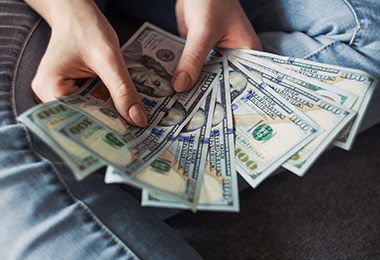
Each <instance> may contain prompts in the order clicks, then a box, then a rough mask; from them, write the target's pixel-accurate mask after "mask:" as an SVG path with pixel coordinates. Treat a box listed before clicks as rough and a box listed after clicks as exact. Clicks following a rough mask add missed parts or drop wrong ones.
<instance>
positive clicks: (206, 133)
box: [136, 88, 216, 210]
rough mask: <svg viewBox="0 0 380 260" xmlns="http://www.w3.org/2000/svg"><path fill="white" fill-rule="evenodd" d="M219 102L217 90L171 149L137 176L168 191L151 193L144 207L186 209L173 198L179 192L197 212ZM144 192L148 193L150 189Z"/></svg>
mask: <svg viewBox="0 0 380 260" xmlns="http://www.w3.org/2000/svg"><path fill="white" fill-rule="evenodd" d="M215 100H216V88H214V90H213V91H212V93H210V94H209V96H208V97H207V99H206V100H205V102H203V104H202V105H201V107H200V108H199V109H198V111H197V112H196V113H195V115H194V116H193V118H192V119H191V120H190V122H189V123H188V124H187V125H186V126H185V128H184V129H183V130H182V131H181V133H180V134H179V136H178V138H177V139H176V140H175V141H174V142H173V144H172V145H171V146H170V147H169V149H168V150H166V151H165V152H164V153H163V154H162V155H161V157H160V158H159V159H157V160H155V161H154V162H153V163H152V164H151V165H150V166H148V167H147V168H145V169H144V170H143V171H142V172H141V173H139V174H138V175H137V176H136V178H137V179H140V180H143V181H144V182H146V183H151V185H152V186H156V187H158V188H159V189H160V190H163V191H165V192H164V193H163V192H159V190H157V191H154V190H151V191H150V192H149V204H145V203H146V202H147V201H145V200H144V199H143V200H142V204H143V205H144V206H146V205H149V206H159V207H170V208H183V207H184V206H185V204H183V203H180V202H181V201H179V200H176V199H175V197H173V196H171V195H170V193H172V192H175V193H177V194H179V195H180V196H181V197H183V198H184V199H185V200H187V201H188V202H186V204H187V205H188V207H190V208H191V209H192V210H196V209H197V205H198V202H199V195H200V192H201V187H202V182H203V177H204V173H205V167H206V160H207V152H208V145H209V140H210V129H211V124H212V115H213V111H214V108H215ZM157 165H159V167H157ZM206 174H207V173H206ZM144 191H145V193H146V192H147V189H144ZM169 192H170V193H169ZM143 194H144V192H143ZM143 196H144V195H143ZM182 201H183V199H182Z"/></svg>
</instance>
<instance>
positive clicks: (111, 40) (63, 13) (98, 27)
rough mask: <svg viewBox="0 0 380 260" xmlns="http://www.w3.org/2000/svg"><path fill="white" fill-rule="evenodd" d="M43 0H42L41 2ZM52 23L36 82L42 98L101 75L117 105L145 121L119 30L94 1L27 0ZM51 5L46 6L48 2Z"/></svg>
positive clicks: (141, 122) (143, 123) (130, 116)
mask: <svg viewBox="0 0 380 260" xmlns="http://www.w3.org/2000/svg"><path fill="white" fill-rule="evenodd" d="M39 1H40V2H39ZM27 2H28V3H29V4H30V5H31V6H32V7H34V8H35V9H36V10H37V11H40V10H39V7H42V3H41V2H45V4H46V5H45V6H44V7H42V8H45V10H44V11H46V8H47V9H48V10H47V11H46V12H43V11H42V12H40V14H41V15H42V16H44V18H45V19H46V20H47V22H48V23H49V24H50V26H51V28H52V34H51V38H50V42H49V45H48V47H47V50H46V52H45V54H44V56H43V58H42V60H41V63H40V65H39V67H38V70H37V73H36V76H35V78H34V79H33V82H32V89H33V91H34V93H35V94H36V96H37V97H38V98H39V99H40V100H41V101H43V102H47V101H51V100H54V99H55V98H56V97H59V96H63V95H67V94H70V93H72V92H74V91H75V90H76V89H78V86H77V85H76V79H79V78H87V77H94V76H99V77H100V79H101V80H102V81H103V82H104V84H105V85H106V86H107V88H108V90H109V91H110V94H111V97H112V99H113V102H114V104H115V107H116V109H117V111H118V112H119V113H120V115H121V116H122V117H123V118H125V119H126V120H127V121H128V122H130V123H131V124H134V125H137V126H140V127H144V126H146V124H147V115H146V112H145V109H144V106H143V104H142V102H141V100H140V97H139V95H138V93H137V91H136V88H135V86H134V84H133V82H132V80H131V78H130V76H129V73H128V70H127V67H126V65H125V62H124V59H123V55H122V54H121V51H120V46H119V39H118V37H117V34H116V32H115V31H114V29H113V28H112V26H111V25H110V24H109V22H108V21H107V19H106V18H105V17H104V16H103V14H102V13H101V11H100V10H99V9H98V7H97V6H96V4H95V3H94V2H93V1H89V0H73V1H61V0H58V1H52V0H47V2H46V1H41V0H28V1H27ZM46 6H47V7H46Z"/></svg>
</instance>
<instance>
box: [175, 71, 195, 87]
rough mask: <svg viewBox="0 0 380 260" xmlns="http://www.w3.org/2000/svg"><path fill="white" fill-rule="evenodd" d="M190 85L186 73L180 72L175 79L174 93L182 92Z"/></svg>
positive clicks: (188, 76) (189, 79)
mask: <svg viewBox="0 0 380 260" xmlns="http://www.w3.org/2000/svg"><path fill="white" fill-rule="evenodd" d="M190 83H191V78H190V75H189V74H188V73H187V72H185V71H182V72H180V73H179V74H178V75H177V76H176V77H175V79H174V83H173V87H174V90H175V91H177V92H182V91H185V90H187V89H188V88H189V87H190Z"/></svg>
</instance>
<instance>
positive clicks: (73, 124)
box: [56, 70, 219, 182]
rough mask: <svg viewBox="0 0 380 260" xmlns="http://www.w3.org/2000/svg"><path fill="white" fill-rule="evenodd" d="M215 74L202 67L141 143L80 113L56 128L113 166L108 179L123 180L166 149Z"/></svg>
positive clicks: (197, 104) (213, 82)
mask: <svg viewBox="0 0 380 260" xmlns="http://www.w3.org/2000/svg"><path fill="white" fill-rule="evenodd" d="M218 75H219V72H212V71H205V70H203V71H202V72H201V74H200V76H199V78H198V80H197V83H196V84H195V87H194V88H192V89H191V90H190V91H188V92H186V93H182V94H180V95H179V98H178V100H177V101H176V102H175V104H174V105H173V106H172V107H171V108H170V109H169V110H168V111H167V113H166V116H165V117H164V118H163V119H162V120H161V125H160V126H156V127H155V128H153V129H152V130H151V131H150V132H149V133H148V134H147V135H146V138H145V139H144V140H142V141H141V142H140V143H137V144H135V143H133V142H129V143H128V142H126V141H124V140H123V139H122V138H119V136H118V135H117V134H116V133H115V132H114V131H113V130H112V129H110V128H109V127H108V126H106V125H105V124H103V123H101V122H100V121H98V120H95V119H94V118H93V117H92V116H89V115H87V114H82V113H80V114H79V115H78V116H77V117H75V118H72V120H70V121H68V122H65V123H64V124H62V126H61V127H59V128H58V129H56V131H57V132H59V133H60V134H62V135H64V136H65V137H67V138H69V139H71V140H73V141H74V142H76V143H77V144H79V145H81V146H82V147H84V148H85V149H87V150H88V151H90V152H92V153H94V154H96V155H97V156H99V158H101V159H103V160H104V161H106V162H107V163H108V164H110V165H111V166H113V167H114V168H116V169H117V170H118V172H119V174H118V175H117V176H121V177H119V178H116V180H110V179H108V180H110V182H118V181H120V182H122V180H123V178H122V176H125V177H127V178H128V177H133V176H134V175H136V174H137V173H138V172H139V171H141V170H142V169H143V168H144V167H145V166H146V165H148V164H149V163H151V161H152V160H154V159H156V158H157V157H158V156H160V154H161V153H162V152H163V151H164V150H166V149H167V147H168V146H169V145H170V144H171V143H172V142H173V140H174V139H175V137H176V136H177V135H178V133H179V132H180V130H181V129H182V128H183V126H185V125H186V123H187V122H188V121H189V120H190V118H191V116H192V115H193V114H194V113H195V112H196V110H197V108H198V107H199V104H200V103H201V102H203V100H204V99H205V97H206V96H207V95H208V93H210V91H211V90H212V88H213V87H214V85H215V83H216V79H217V77H218ZM106 180H107V178H106Z"/></svg>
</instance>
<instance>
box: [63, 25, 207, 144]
mask: <svg viewBox="0 0 380 260" xmlns="http://www.w3.org/2000/svg"><path fill="white" fill-rule="evenodd" d="M183 47H184V40H183V39H181V38H179V37H177V36H174V35H172V34H170V33H168V32H165V31H163V30H162V29H160V28H157V27H156V26H154V25H152V24H149V23H144V25H143V26H142V27H141V28H140V29H139V30H138V31H137V32H136V33H135V34H134V35H133V36H132V37H131V39H130V40H128V42H127V43H125V44H124V46H123V47H122V49H121V51H122V54H123V56H124V59H125V63H126V65H127V68H128V70H129V74H130V75H131V78H132V80H133V82H134V85H135V86H136V89H137V91H138V93H139V95H140V97H141V100H142V102H143V104H144V106H145V109H146V111H147V114H148V125H147V127H145V128H139V127H135V126H132V125H130V124H128V123H127V122H126V121H125V120H124V119H123V118H122V117H121V116H120V115H119V114H118V113H117V111H116V109H115V107H114V104H113V102H112V99H111V95H110V93H109V92H108V90H107V88H106V87H105V86H104V84H103V83H102V82H101V81H100V79H94V80H91V81H89V82H88V83H87V84H86V85H85V86H83V87H82V88H80V89H79V90H78V91H77V92H75V93H74V94H72V95H70V96H67V97H63V98H60V101H62V102H64V103H66V104H68V105H70V106H72V107H74V108H76V109H79V110H80V111H82V112H84V113H87V114H89V115H91V116H93V117H94V118H96V119H97V120H99V121H100V122H101V123H103V124H105V125H107V126H108V127H110V128H111V129H112V130H114V131H115V132H117V133H118V135H119V136H120V137H122V138H123V140H124V141H125V142H127V143H129V142H133V143H134V144H137V143H139V142H140V141H141V140H143V139H145V138H147V136H148V135H149V133H150V131H151V130H152V129H153V128H154V127H155V126H156V125H157V123H158V122H159V121H160V120H161V119H162V118H163V117H164V115H165V113H166V111H167V110H168V109H169V108H170V107H171V106H172V105H173V104H174V102H175V101H176V100H177V99H178V97H179V95H180V94H176V93H175V91H174V90H173V87H172V86H171V83H170V81H171V78H172V75H173V73H174V71H175V68H176V66H177V63H178V61H179V58H180V56H181V53H182V50H183ZM198 82H199V83H202V82H201V81H198ZM195 87H197V86H195Z"/></svg>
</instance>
